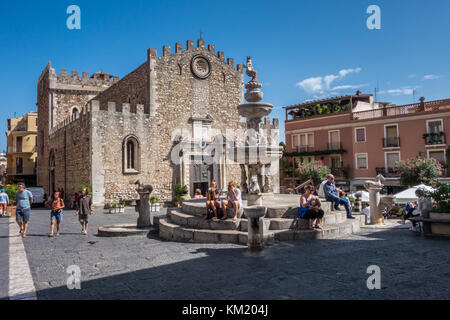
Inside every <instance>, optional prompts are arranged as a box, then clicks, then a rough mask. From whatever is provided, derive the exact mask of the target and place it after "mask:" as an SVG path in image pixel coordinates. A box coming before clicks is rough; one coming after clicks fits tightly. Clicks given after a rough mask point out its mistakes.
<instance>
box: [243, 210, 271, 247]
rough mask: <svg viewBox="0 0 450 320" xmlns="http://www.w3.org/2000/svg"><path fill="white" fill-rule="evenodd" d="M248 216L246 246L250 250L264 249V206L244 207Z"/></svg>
mask: <svg viewBox="0 0 450 320" xmlns="http://www.w3.org/2000/svg"><path fill="white" fill-rule="evenodd" d="M244 212H245V216H246V217H247V218H248V241H247V246H248V249H249V250H250V251H261V250H263V249H264V220H263V219H262V218H263V217H264V216H265V214H266V208H265V207H262V206H253V207H248V208H245V209H244Z"/></svg>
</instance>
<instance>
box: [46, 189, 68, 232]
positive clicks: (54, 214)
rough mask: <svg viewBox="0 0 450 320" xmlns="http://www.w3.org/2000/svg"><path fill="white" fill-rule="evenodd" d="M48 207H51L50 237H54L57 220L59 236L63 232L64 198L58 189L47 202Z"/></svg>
mask: <svg viewBox="0 0 450 320" xmlns="http://www.w3.org/2000/svg"><path fill="white" fill-rule="evenodd" d="M46 205H47V206H48V207H50V208H51V212H50V220H51V221H50V223H51V224H50V234H49V235H48V236H49V237H50V238H52V237H53V232H54V230H55V222H56V237H59V234H60V232H61V222H62V221H63V214H64V208H65V205H64V200H63V199H62V198H61V194H60V193H59V192H58V191H55V193H54V194H53V199H52V200H51V201H48V202H47V203H46Z"/></svg>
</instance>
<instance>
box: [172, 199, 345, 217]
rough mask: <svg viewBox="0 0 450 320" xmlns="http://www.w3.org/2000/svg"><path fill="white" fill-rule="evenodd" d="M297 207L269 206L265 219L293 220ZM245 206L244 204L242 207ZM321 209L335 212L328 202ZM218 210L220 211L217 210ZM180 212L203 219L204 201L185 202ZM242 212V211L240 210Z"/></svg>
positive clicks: (323, 202)
mask: <svg viewBox="0 0 450 320" xmlns="http://www.w3.org/2000/svg"><path fill="white" fill-rule="evenodd" d="M299 205H300V203H299V204H298V205H271V206H270V207H268V208H267V210H266V215H265V218H285V219H293V218H295V217H297V216H298V211H299ZM245 206H246V204H245V202H244V207H245ZM322 209H323V211H324V212H325V215H329V214H332V213H335V212H339V211H335V210H334V208H333V206H332V204H331V203H330V202H325V200H322ZM218 210H220V209H218ZM181 211H182V212H183V213H185V214H189V215H193V216H197V217H203V216H204V215H205V212H206V204H205V201H204V200H203V201H186V202H183V204H182V207H181ZM241 211H243V210H241ZM239 217H240V218H246V217H245V214H244V213H243V212H240V214H239Z"/></svg>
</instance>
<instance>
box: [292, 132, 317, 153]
mask: <svg viewBox="0 0 450 320" xmlns="http://www.w3.org/2000/svg"><path fill="white" fill-rule="evenodd" d="M296 140H297V139H296ZM297 141H298V142H299V144H298V145H297V146H296V147H295V149H297V150H298V151H300V152H307V151H309V150H310V149H311V148H313V147H314V134H313V133H303V134H300V135H299V136H298V140H297Z"/></svg>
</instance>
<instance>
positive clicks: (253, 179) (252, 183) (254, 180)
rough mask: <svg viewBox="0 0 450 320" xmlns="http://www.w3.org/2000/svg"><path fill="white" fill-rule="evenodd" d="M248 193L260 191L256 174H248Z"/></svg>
mask: <svg viewBox="0 0 450 320" xmlns="http://www.w3.org/2000/svg"><path fill="white" fill-rule="evenodd" d="M248 191H249V193H250V194H259V193H261V189H260V188H259V183H258V176H257V175H252V176H250V187H249V188H248Z"/></svg>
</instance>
